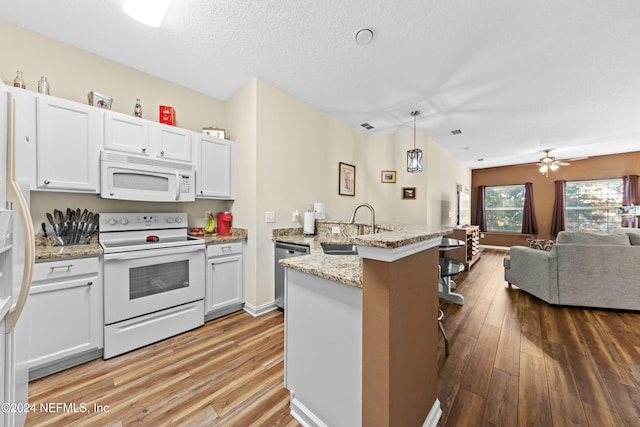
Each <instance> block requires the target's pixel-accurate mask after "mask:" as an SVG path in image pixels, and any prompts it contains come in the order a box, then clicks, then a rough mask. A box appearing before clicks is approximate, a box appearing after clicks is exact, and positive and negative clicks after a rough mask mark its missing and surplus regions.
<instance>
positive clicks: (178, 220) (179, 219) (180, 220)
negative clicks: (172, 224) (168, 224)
mask: <svg viewBox="0 0 640 427" xmlns="http://www.w3.org/2000/svg"><path fill="white" fill-rule="evenodd" d="M176 222H177V223H178V224H179V223H181V222H182V218H180V217H179V216H177V217H176Z"/></svg>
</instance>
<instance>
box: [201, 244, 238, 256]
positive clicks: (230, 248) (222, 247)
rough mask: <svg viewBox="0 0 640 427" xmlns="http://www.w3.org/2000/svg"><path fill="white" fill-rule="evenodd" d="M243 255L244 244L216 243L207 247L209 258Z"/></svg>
mask: <svg viewBox="0 0 640 427" xmlns="http://www.w3.org/2000/svg"><path fill="white" fill-rule="evenodd" d="M240 253H242V242H232V243H216V244H214V245H209V246H207V257H214V256H220V255H230V254H240Z"/></svg>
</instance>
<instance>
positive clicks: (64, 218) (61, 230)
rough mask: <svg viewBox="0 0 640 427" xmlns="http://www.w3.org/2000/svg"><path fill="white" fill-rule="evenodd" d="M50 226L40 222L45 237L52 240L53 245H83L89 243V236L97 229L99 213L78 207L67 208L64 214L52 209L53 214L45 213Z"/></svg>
mask: <svg viewBox="0 0 640 427" xmlns="http://www.w3.org/2000/svg"><path fill="white" fill-rule="evenodd" d="M46 216H47V220H48V221H49V224H50V226H47V225H46V224H45V223H44V222H43V223H42V231H43V233H44V234H45V237H47V235H48V237H49V238H51V239H52V240H53V244H54V246H67V245H84V244H86V243H89V240H90V239H91V236H92V235H93V233H94V232H95V231H96V230H97V229H98V223H99V217H100V215H99V214H94V213H93V212H89V211H88V210H87V209H85V210H84V211H80V208H77V209H76V210H71V209H69V208H67V211H66V214H65V213H63V212H62V211H60V210H58V209H54V211H53V214H51V213H48V212H47V214H46Z"/></svg>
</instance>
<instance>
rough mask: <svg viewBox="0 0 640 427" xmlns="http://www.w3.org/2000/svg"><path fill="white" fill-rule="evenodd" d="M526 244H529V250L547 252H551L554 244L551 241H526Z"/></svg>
mask: <svg viewBox="0 0 640 427" xmlns="http://www.w3.org/2000/svg"><path fill="white" fill-rule="evenodd" d="M527 242H529V247H530V248H531V249H540V250H543V251H547V252H549V251H551V249H552V248H553V244H554V241H553V240H545V239H527Z"/></svg>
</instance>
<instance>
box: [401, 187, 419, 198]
mask: <svg viewBox="0 0 640 427" xmlns="http://www.w3.org/2000/svg"><path fill="white" fill-rule="evenodd" d="M415 199H416V187H402V200H415Z"/></svg>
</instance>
